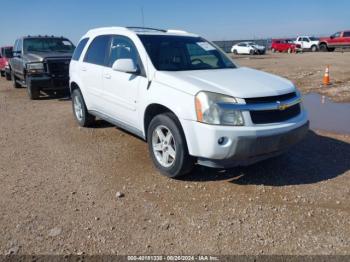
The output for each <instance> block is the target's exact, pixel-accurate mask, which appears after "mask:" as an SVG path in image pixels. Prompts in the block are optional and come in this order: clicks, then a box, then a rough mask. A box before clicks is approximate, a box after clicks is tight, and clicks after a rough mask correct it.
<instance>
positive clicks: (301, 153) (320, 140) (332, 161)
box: [183, 131, 350, 186]
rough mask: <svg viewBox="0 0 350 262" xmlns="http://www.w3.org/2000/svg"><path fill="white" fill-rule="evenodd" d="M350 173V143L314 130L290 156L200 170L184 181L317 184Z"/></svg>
mask: <svg viewBox="0 0 350 262" xmlns="http://www.w3.org/2000/svg"><path fill="white" fill-rule="evenodd" d="M349 170H350V143H346V142H343V141H340V140H336V139H333V138H329V137H325V136H321V135H318V134H316V133H315V132H313V131H310V132H309V133H308V135H307V136H306V138H305V139H304V140H303V141H302V142H301V143H300V144H298V145H296V146H295V147H293V148H292V149H291V150H290V151H289V152H288V153H286V154H284V155H282V156H279V157H276V158H273V159H269V160H266V161H264V162H260V163H257V164H255V165H252V166H248V167H237V168H233V169H228V170H217V169H210V168H205V167H200V166H198V167H196V169H195V170H194V171H193V172H192V173H191V174H190V175H188V176H185V177H184V178H183V180H186V181H219V180H229V181H230V182H231V183H234V184H237V185H266V186H288V185H303V184H313V183H317V182H321V181H325V180H328V179H332V178H335V177H337V176H340V175H342V174H344V173H346V172H347V171H349Z"/></svg>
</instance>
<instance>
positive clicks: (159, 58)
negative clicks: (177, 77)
mask: <svg viewBox="0 0 350 262" xmlns="http://www.w3.org/2000/svg"><path fill="white" fill-rule="evenodd" d="M138 36H139V38H140V39H141V42H142V43H143V45H144V46H145V48H146V50H147V53H148V55H149V56H150V58H151V60H152V63H153V65H154V67H155V68H156V69H157V70H161V71H186V70H207V69H223V68H235V67H236V66H235V65H234V64H233V62H232V61H231V60H230V59H229V58H228V57H226V55H225V54H223V53H222V52H221V51H220V50H218V49H217V48H216V47H214V46H213V45H212V44H210V43H209V42H207V41H206V40H204V39H203V38H200V37H188V36H169V35H166V36H164V35H138Z"/></svg>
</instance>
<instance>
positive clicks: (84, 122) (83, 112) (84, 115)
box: [72, 89, 95, 127]
mask: <svg viewBox="0 0 350 262" xmlns="http://www.w3.org/2000/svg"><path fill="white" fill-rule="evenodd" d="M72 108H73V114H74V117H75V120H76V121H77V122H78V124H79V126H81V127H88V126H91V125H92V124H93V123H94V122H95V116H93V115H91V114H90V113H89V112H88V110H87V108H86V104H85V101H84V98H83V95H82V93H81V91H80V90H79V89H74V91H73V92H72Z"/></svg>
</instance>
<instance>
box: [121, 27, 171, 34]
mask: <svg viewBox="0 0 350 262" xmlns="http://www.w3.org/2000/svg"><path fill="white" fill-rule="evenodd" d="M126 28H127V29H130V30H135V31H137V30H144V31H147V30H149V31H158V32H163V33H166V32H167V30H164V29H159V28H152V27H142V26H127V27H126Z"/></svg>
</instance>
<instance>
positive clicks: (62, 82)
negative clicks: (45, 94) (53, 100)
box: [10, 36, 75, 99]
mask: <svg viewBox="0 0 350 262" xmlns="http://www.w3.org/2000/svg"><path fill="white" fill-rule="evenodd" d="M74 48H75V47H74V45H73V44H72V42H71V41H69V40H68V39H67V38H64V37H55V36H26V37H21V38H19V39H17V40H16V42H15V45H14V47H13V57H12V58H11V59H10V68H11V75H12V81H13V85H14V87H15V88H19V87H26V88H27V91H28V95H29V97H30V99H37V98H39V96H40V91H41V90H46V91H49V90H52V91H56V92H68V91H69V63H70V60H71V57H72V54H73V51H74Z"/></svg>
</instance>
